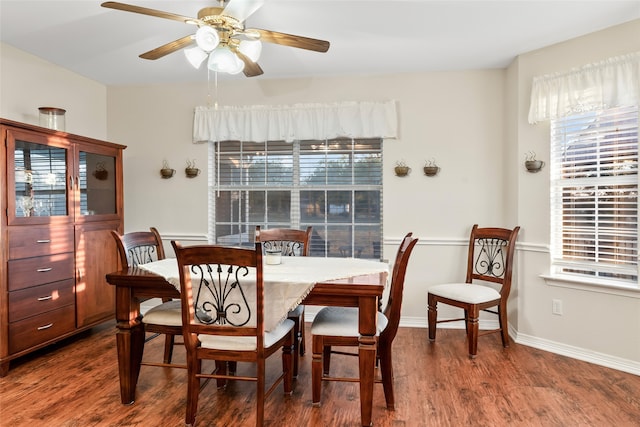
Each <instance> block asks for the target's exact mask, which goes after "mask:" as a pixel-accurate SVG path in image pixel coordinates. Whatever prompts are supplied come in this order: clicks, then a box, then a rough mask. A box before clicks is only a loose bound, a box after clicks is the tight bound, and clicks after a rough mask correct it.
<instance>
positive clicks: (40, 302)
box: [9, 279, 75, 322]
mask: <svg viewBox="0 0 640 427" xmlns="http://www.w3.org/2000/svg"><path fill="white" fill-rule="evenodd" d="M73 283H74V281H73V279H69V280H63V281H61V282H54V283H49V284H47V285H41V286H33V287H31V288H26V289H22V290H19V291H14V292H9V322H16V321H18V320H22V319H24V318H27V317H30V316H35V315H37V314H42V313H45V312H47V311H51V310H55V309H57V308H60V307H63V306H65V305H69V304H73V302H74V301H75V299H74V297H73Z"/></svg>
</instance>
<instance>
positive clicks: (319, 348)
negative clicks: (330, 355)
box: [311, 335, 324, 406]
mask: <svg viewBox="0 0 640 427" xmlns="http://www.w3.org/2000/svg"><path fill="white" fill-rule="evenodd" d="M323 351H324V343H323V342H322V337H321V336H317V335H314V336H312V338H311V353H312V358H311V396H312V398H311V402H312V403H313V405H314V406H320V395H321V394H322V366H323V364H322V353H323Z"/></svg>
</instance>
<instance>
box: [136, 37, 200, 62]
mask: <svg viewBox="0 0 640 427" xmlns="http://www.w3.org/2000/svg"><path fill="white" fill-rule="evenodd" d="M191 43H193V37H192V36H184V37H182V38H179V39H178V40H174V41H172V42H169V43H167V44H163V45H162V46H160V47H157V48H155V49H153V50H150V51H149V52H145V53H143V54H142V55H140V58H142V59H158V58H162V57H163V56H165V55H168V54H170V53H173V52H175V51H176V50H180V49H182V48H183V47H187V46H189V45H190V44H191Z"/></svg>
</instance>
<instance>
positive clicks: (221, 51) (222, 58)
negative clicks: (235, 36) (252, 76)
mask: <svg viewBox="0 0 640 427" xmlns="http://www.w3.org/2000/svg"><path fill="white" fill-rule="evenodd" d="M207 67H209V69H210V70H211V71H217V72H219V73H229V74H238V73H239V72H241V71H242V70H243V69H244V62H242V61H241V60H240V58H238V57H237V56H236V55H235V54H234V53H233V52H231V50H230V49H229V48H228V47H227V46H220V47H218V48H217V49H216V50H214V51H213V52H211V54H210V55H209V62H208V63H207Z"/></svg>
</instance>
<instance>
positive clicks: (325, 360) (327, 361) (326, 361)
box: [322, 345, 331, 376]
mask: <svg viewBox="0 0 640 427" xmlns="http://www.w3.org/2000/svg"><path fill="white" fill-rule="evenodd" d="M330 369H331V346H330V345H325V346H324V348H323V349H322V373H323V375H326V376H328V375H329V371H330Z"/></svg>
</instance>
